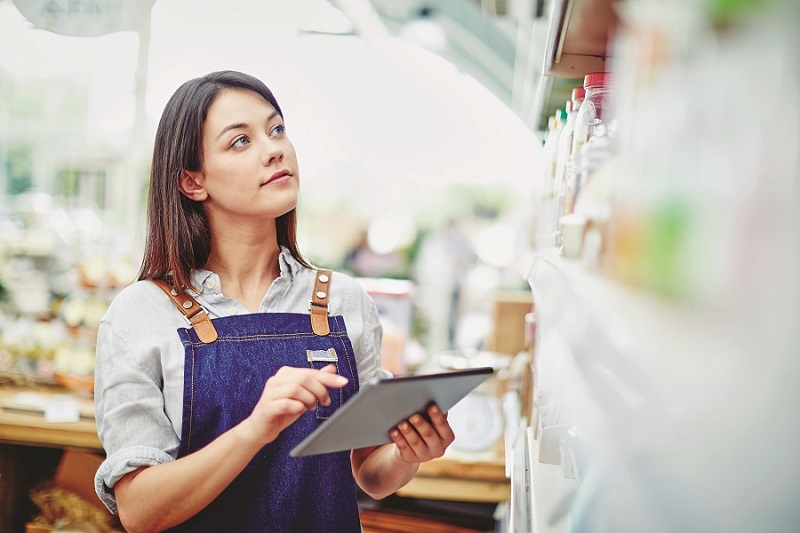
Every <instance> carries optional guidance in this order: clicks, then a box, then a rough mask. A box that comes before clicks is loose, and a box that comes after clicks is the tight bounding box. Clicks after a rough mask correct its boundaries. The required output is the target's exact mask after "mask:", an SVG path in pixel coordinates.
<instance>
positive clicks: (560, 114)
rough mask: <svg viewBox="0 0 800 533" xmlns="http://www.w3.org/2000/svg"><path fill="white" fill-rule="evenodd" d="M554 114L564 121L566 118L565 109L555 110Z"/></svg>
mask: <svg viewBox="0 0 800 533" xmlns="http://www.w3.org/2000/svg"><path fill="white" fill-rule="evenodd" d="M556 116H557V117H558V120H560V121H561V122H564V121H565V120H567V110H566V109H559V110H558V111H556Z"/></svg>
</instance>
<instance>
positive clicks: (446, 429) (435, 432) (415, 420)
mask: <svg viewBox="0 0 800 533" xmlns="http://www.w3.org/2000/svg"><path fill="white" fill-rule="evenodd" d="M428 414H429V416H430V417H431V421H430V422H428V421H427V420H425V418H424V417H423V416H422V415H420V414H414V415H412V416H411V417H409V419H408V420H404V421H403V422H401V423H400V424H398V426H397V428H395V429H393V430H392V431H390V432H389V436H390V438H391V439H392V441H393V442H394V443H395V445H396V446H397V448H398V450H399V452H400V456H401V458H402V459H403V460H404V461H406V462H422V461H428V460H430V459H434V458H436V457H441V456H442V455H444V452H445V450H446V449H447V447H448V446H449V445H450V444H451V443H452V442H453V440H454V439H455V436H454V435H453V430H452V428H451V427H450V424H448V422H447V415H445V414H443V413H442V412H441V410H440V409H439V408H438V407H436V406H435V405H433V406H431V407H430V408H429V409H428Z"/></svg>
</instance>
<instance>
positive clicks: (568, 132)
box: [552, 87, 585, 246]
mask: <svg viewBox="0 0 800 533" xmlns="http://www.w3.org/2000/svg"><path fill="white" fill-rule="evenodd" d="M584 96H585V90H584V88H583V87H575V88H574V89H572V98H571V99H570V100H569V101H568V102H567V110H568V113H567V121H566V123H565V124H564V128H563V129H562V130H561V135H560V136H559V140H558V149H557V158H556V174H555V186H554V188H555V195H556V202H555V203H556V209H555V212H554V213H553V215H554V217H553V223H552V224H553V232H554V236H553V241H554V243H555V245H556V246H558V245H559V243H560V231H559V227H558V220H559V219H560V218H561V216H562V215H563V214H564V199H565V195H566V185H567V173H568V168H569V165H570V160H571V156H572V137H573V134H574V132H575V121H576V119H577V116H578V111H579V110H580V107H581V104H582V103H583V100H584Z"/></svg>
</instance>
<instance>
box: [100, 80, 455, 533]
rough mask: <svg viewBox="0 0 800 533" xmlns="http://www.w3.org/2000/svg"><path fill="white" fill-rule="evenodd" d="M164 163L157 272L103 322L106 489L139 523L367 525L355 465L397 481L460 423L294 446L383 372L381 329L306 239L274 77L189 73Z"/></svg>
mask: <svg viewBox="0 0 800 533" xmlns="http://www.w3.org/2000/svg"><path fill="white" fill-rule="evenodd" d="M151 174H152V175H151V183H150V192H149V200H148V217H149V220H148V232H147V242H146V246H145V256H144V261H143V264H142V268H141V272H140V274H139V281H138V282H137V283H134V284H133V285H131V286H129V287H127V288H125V289H124V290H123V291H121V292H120V293H119V294H118V295H117V297H116V298H115V299H114V301H113V302H112V304H111V306H110V307H109V309H108V311H107V313H106V315H105V316H104V318H103V321H102V323H101V326H100V330H99V334H98V345H97V367H96V371H95V374H96V386H95V388H96V390H95V404H96V417H97V426H98V430H99V434H100V438H101V440H102V442H103V446H104V447H105V449H106V452H107V454H108V455H107V458H106V460H105V462H104V463H103V464H102V466H101V467H100V469H99V470H98V472H97V475H96V478H95V485H96V489H97V493H98V495H99V496H100V498H101V499H102V500H103V502H105V504H106V505H107V506H108V508H109V510H111V511H112V512H115V511H117V512H119V517H120V520H121V521H122V524H123V525H124V526H125V528H126V529H128V530H129V531H160V530H163V529H168V528H171V527H174V526H178V525H180V526H181V528H183V529H186V530H192V531H359V530H360V524H359V518H358V508H357V502H356V488H355V483H358V485H359V486H360V487H361V488H362V489H363V490H364V491H365V492H366V493H367V494H369V495H370V496H372V497H373V498H383V497H385V496H387V495H389V494H391V493H393V492H394V491H395V490H397V489H398V488H399V487H401V486H403V485H404V484H406V483H407V482H408V481H409V480H410V479H411V478H412V477H413V476H414V474H415V473H416V470H417V468H418V465H419V463H420V462H422V461H427V460H430V459H432V458H435V457H439V456H441V455H442V454H443V453H444V450H445V449H446V448H447V446H448V445H449V444H450V443H451V442H452V441H453V433H452V431H451V429H450V426H449V425H448V423H447V420H446V416H445V415H443V414H442V413H441V412H440V411H439V410H438V409H437V408H436V407H435V406H433V407H432V408H431V409H430V411H429V413H428V414H429V415H430V420H431V422H430V423H429V422H427V421H426V420H425V419H424V417H422V416H420V415H418V414H417V415H413V416H411V417H410V419H409V420H407V421H404V422H403V423H401V424H399V426H398V428H397V429H395V430H393V431H392V432H391V439H392V442H391V443H389V444H386V445H383V446H375V447H370V448H365V449H358V450H353V451H352V452H350V453H348V452H341V453H338V454H326V455H319V456H311V457H304V458H291V457H289V455H288V452H289V451H290V450H291V449H292V448H293V447H294V446H295V445H296V444H297V443H298V442H300V441H301V440H302V439H303V438H304V437H305V436H306V435H308V434H309V433H310V432H311V431H313V430H314V429H315V428H316V427H317V426H318V425H319V424H320V423H321V422H322V421H323V420H324V419H325V418H327V417H329V416H330V415H331V413H332V412H333V411H334V410H335V409H336V408H338V407H339V406H340V405H342V403H343V402H344V401H346V400H347V399H348V398H349V397H351V396H352V395H353V394H355V393H356V392H357V391H358V386H359V378H360V379H361V380H362V381H364V380H369V379H371V378H372V377H374V376H375V375H377V374H378V373H379V372H380V344H381V329H380V323H379V320H378V315H377V310H376V308H375V305H374V303H373V302H372V301H371V300H370V299H369V297H368V296H367V295H366V293H365V292H364V291H363V290H362V289H361V288H360V286H359V285H358V284H357V283H356V282H355V281H354V280H353V279H351V278H349V277H347V276H345V275H342V274H338V273H337V274H331V273H330V272H328V271H315V270H314V269H312V268H311V267H310V266H309V264H308V263H307V262H306V261H305V260H304V259H303V257H302V256H301V255H300V253H299V251H298V249H297V244H296V239H295V228H296V215H295V206H296V205H297V196H298V186H299V179H298V178H299V174H298V166H297V158H296V154H295V151H294V148H293V146H292V143H291V142H290V141H289V138H288V137H287V135H286V130H285V126H284V123H283V114H282V112H281V109H280V107H279V106H278V103H277V102H276V101H275V98H274V97H273V95H272V93H271V92H270V90H269V89H268V88H267V87H266V86H265V85H264V84H263V83H262V82H260V81H259V80H257V79H255V78H253V77H251V76H248V75H245V74H242V73H238V72H232V71H223V72H216V73H212V74H209V75H207V76H204V77H202V78H197V79H194V80H191V81H189V82H187V83H185V84H184V85H182V86H181V87H180V88H179V89H178V90H177V91H176V92H175V94H174V95H173V96H172V98H171V99H170V101H169V102H168V103H167V106H166V109H165V111H164V113H163V115H162V117H161V121H160V123H159V126H158V130H157V133H156V140H155V148H154V154H153V166H152V173H151ZM156 282H157V283H156ZM309 310H310V313H309ZM345 325H346V328H345ZM312 326H313V327H312Z"/></svg>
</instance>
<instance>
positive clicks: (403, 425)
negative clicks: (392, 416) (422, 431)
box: [400, 422, 408, 431]
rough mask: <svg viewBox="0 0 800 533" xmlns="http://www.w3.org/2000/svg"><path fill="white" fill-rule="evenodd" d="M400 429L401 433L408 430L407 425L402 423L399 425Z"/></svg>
mask: <svg viewBox="0 0 800 533" xmlns="http://www.w3.org/2000/svg"><path fill="white" fill-rule="evenodd" d="M400 429H402V430H403V431H406V430H407V429H408V424H406V423H405V422H403V423H402V424H400Z"/></svg>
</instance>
